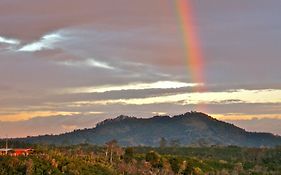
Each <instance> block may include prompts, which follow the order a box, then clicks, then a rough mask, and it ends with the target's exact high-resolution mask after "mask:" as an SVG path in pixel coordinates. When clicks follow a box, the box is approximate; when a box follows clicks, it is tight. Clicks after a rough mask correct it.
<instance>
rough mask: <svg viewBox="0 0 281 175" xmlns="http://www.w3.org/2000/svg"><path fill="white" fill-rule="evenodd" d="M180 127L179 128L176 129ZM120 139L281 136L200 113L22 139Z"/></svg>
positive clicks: (249, 141)
mask: <svg viewBox="0 0 281 175" xmlns="http://www.w3.org/2000/svg"><path fill="white" fill-rule="evenodd" d="M175 128H176V129H175ZM113 139H116V140H117V141H118V143H119V144H120V145H122V146H137V145H142V146H154V147H155V146H159V143H160V146H161V147H164V146H172V147H178V146H201V147H202V146H211V145H223V146H227V145H237V146H242V147H261V146H266V147H274V146H276V145H281V137H280V136H275V135H273V134H270V133H253V132H247V131H245V130H244V129H241V128H238V127H236V126H234V125H232V124H229V123H225V122H222V121H219V120H216V119H214V118H212V117H210V116H208V115H206V114H203V113H199V112H188V113H185V114H182V115H177V116H174V117H169V116H155V117H152V118H146V119H141V118H134V117H127V116H119V117H117V118H115V119H107V120H105V121H103V122H101V123H99V124H98V125H97V126H96V127H95V128H91V129H83V130H76V131H74V132H70V133H65V134H61V135H45V136H39V137H28V138H23V139H18V140H20V141H24V142H29V143H40V144H42V143H48V144H56V145H71V144H72V145H73V144H81V143H88V144H96V145H104V144H105V142H107V141H108V140H113Z"/></svg>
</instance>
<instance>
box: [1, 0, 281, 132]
mask: <svg viewBox="0 0 281 175" xmlns="http://www.w3.org/2000/svg"><path fill="white" fill-rule="evenodd" d="M173 3H174V1H168V0H164V1H163V0H153V1H151V0H141V1H140V0H118V1H116V0H103V1H97V0H82V1H77V0H48V1H38V0H25V1H22V0H1V2H0V26H1V27H0V37H2V38H4V39H10V40H11V39H12V40H13V41H17V40H19V41H20V43H17V44H7V43H0V80H1V83H0V110H1V114H10V113H12V114H14V113H17V112H21V111H50V110H53V111H72V112H76V111H78V112H88V111H103V112H107V113H108V114H109V115H110V116H117V115H119V114H127V115H136V116H140V117H143V116H144V117H148V116H151V113H152V112H167V113H169V114H179V113H184V112H186V111H188V110H194V109H197V106H196V105H182V104H183V103H181V102H177V103H175V104H170V103H161V104H150V105H122V104H110V105H84V106H80V107H73V106H69V104H71V103H72V102H74V101H83V100H86V101H87V100H108V99H131V98H144V97H156V96H161V95H168V94H182V93H187V92H192V91H196V89H191V88H178V89H148V90H137V91H135V90H126V91H112V92H107V93H90V94H83V93H80V94H79V93H78V94H63V95H61V94H60V95H58V94H56V93H54V92H56V90H58V89H64V88H76V87H87V86H93V87H97V86H103V85H125V84H130V83H132V82H145V83H151V82H156V81H167V80H169V81H181V82H191V81H192V77H191V73H190V67H189V66H188V65H187V63H188V61H187V59H188V58H186V57H185V51H186V49H187V48H186V47H185V46H183V41H182V36H183V35H182V33H181V24H180V23H179V20H178V12H177V9H175V4H173ZM191 3H192V8H193V12H194V14H193V17H194V21H195V23H194V26H193V27H194V28H195V29H196V31H197V32H198V35H199V38H200V41H201V44H202V51H203V55H204V63H205V69H204V70H202V72H205V75H204V76H205V79H206V82H204V83H205V87H206V88H205V91H208V92H225V91H229V90H232V91H237V89H250V90H259V89H280V88H281V82H280V80H281V79H280V59H279V57H280V50H281V43H280V41H281V23H280V22H279V21H280V19H279V18H280V15H281V12H280V5H281V2H279V1H275V0H267V1H264V0H256V1H255V3H253V2H248V1H244V0H236V1H225V0H214V1H204V0H192V1H191ZM49 34H58V35H59V36H60V39H59V40H58V41H56V42H52V43H51V46H50V47H46V46H44V47H41V49H37V50H36V51H34V52H32V51H31V52H23V51H20V49H22V48H23V47H24V46H28V45H30V44H32V43H33V44H34V43H36V42H37V43H40V42H41V44H42V37H43V38H44V36H46V35H49ZM2 40H3V39H2ZM45 42H46V41H45ZM43 44H44V43H43ZM45 44H46V43H45ZM49 44H50V43H49ZM187 51H188V50H187ZM90 59H93V60H96V61H97V62H99V63H104V64H105V65H108V66H111V67H113V68H114V69H106V68H102V67H98V66H88V65H86V64H87V60H90ZM79 64H80V66H77V65H79ZM75 65H76V66H75ZM182 102H183V101H182ZM206 106H207V109H208V110H206V111H205V112H209V113H213V114H225V115H227V114H229V113H237V114H238V113H239V114H243V115H258V114H280V113H281V111H280V104H277V103H266V104H263V103H254V104H249V103H247V102H244V101H239V100H237V99H235V98H233V99H230V100H228V101H219V102H218V101H214V102H213V103H212V104H208V105H206ZM164 109H165V110H164ZM144 111H145V112H144ZM103 117H107V116H103ZM62 118H66V117H54V118H52V120H51V119H49V118H45V119H42V120H44V121H45V123H48V124H53V123H55V122H54V121H55V120H58V121H59V120H60V119H62ZM71 119H73V121H74V119H75V120H76V118H75V117H74V118H71ZM37 120H41V119H37ZM37 120H36V121H37ZM77 120H80V118H79V119H77ZM81 120H85V121H87V120H86V117H82V118H81ZM32 121H33V120H32ZM29 122H31V121H26V123H29ZM58 123H60V122H58ZM14 124H15V125H14V126H15V127H17V126H19V125H21V124H23V125H25V122H23V123H21V122H18V123H14ZM63 124H65V122H63ZM5 125H6V123H5ZM7 125H9V127H10V128H12V126H13V123H8V124H7ZM36 125H38V126H39V124H38V123H36V122H31V123H30V125H29V126H36ZM71 125H72V126H73V125H74V124H73V123H70V124H68V125H67V126H69V128H71ZM254 125H255V123H254ZM2 126H4V125H2ZM67 126H66V125H65V128H67ZM83 126H84V125H82V124H80V125H79V127H83ZM259 126H262V125H259ZM274 126H275V125H274ZM40 127H42V128H45V129H46V130H44V131H46V132H48V131H47V127H45V126H42V125H40ZM73 127H74V126H73ZM1 128H2V127H1ZM58 128H60V129H59V130H56V132H63V131H65V130H63V129H61V127H59V126H58ZM261 128H262V127H261ZM6 129H7V130H9V128H6ZM25 129H27V130H28V127H26V128H25ZM54 130H55V129H54ZM257 130H259V129H258V128H257ZM260 130H262V129H260ZM41 131H42V132H43V129H42V130H41ZM41 131H40V132H41ZM42 132H41V133H42ZM18 133H19V132H18ZM28 133H32V132H31V130H30V132H28ZM34 133H39V132H37V131H36V132H35V131H34Z"/></svg>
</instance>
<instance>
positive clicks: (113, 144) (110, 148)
mask: <svg viewBox="0 0 281 175" xmlns="http://www.w3.org/2000/svg"><path fill="white" fill-rule="evenodd" d="M118 148H119V147H118V142H117V141H116V140H111V141H109V142H107V143H106V153H105V155H106V157H107V156H108V154H109V162H110V164H112V162H113V153H114V152H116V150H117V149H118Z"/></svg>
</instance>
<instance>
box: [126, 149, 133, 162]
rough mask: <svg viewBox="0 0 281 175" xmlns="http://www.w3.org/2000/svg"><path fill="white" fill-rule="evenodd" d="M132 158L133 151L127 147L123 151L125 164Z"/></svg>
mask: <svg viewBox="0 0 281 175" xmlns="http://www.w3.org/2000/svg"><path fill="white" fill-rule="evenodd" d="M133 158H134V149H133V148H132V147H128V148H126V149H125V154H124V160H125V162H126V163H129V162H131V161H132V160H133Z"/></svg>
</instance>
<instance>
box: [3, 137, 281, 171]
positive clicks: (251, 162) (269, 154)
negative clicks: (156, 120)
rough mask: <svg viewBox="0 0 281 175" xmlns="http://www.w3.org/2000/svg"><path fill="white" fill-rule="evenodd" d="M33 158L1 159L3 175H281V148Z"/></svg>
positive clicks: (70, 152) (41, 154)
mask: <svg viewBox="0 0 281 175" xmlns="http://www.w3.org/2000/svg"><path fill="white" fill-rule="evenodd" d="M12 145H13V146H24V147H30V146H32V147H33V148H35V152H34V153H33V154H32V155H29V156H18V157H12V156H0V174H1V175H13V174H15V175H21V174H27V175H33V174H34V175H37V174H38V175H42V174H55V175H60V174H67V175H80V174H83V175H87V174H89V175H121V174H122V175H125V174H126V175H149V174H150V175H177V174H183V175H189V174H193V175H203V174H204V175H205V174H207V175H228V174H229V175H235V174H237V175H238V174H239V175H243V174H245V175H246V174H247V175H248V174H252V175H263V174H272V175H274V174H276V175H280V174H281V147H275V148H242V147H236V146H228V147H166V146H163V145H162V146H161V147H124V148H122V147H120V146H118V143H117V141H116V140H112V141H109V142H107V143H106V144H105V145H104V146H95V145H89V144H80V145H75V146H51V145H25V144H22V143H12Z"/></svg>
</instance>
